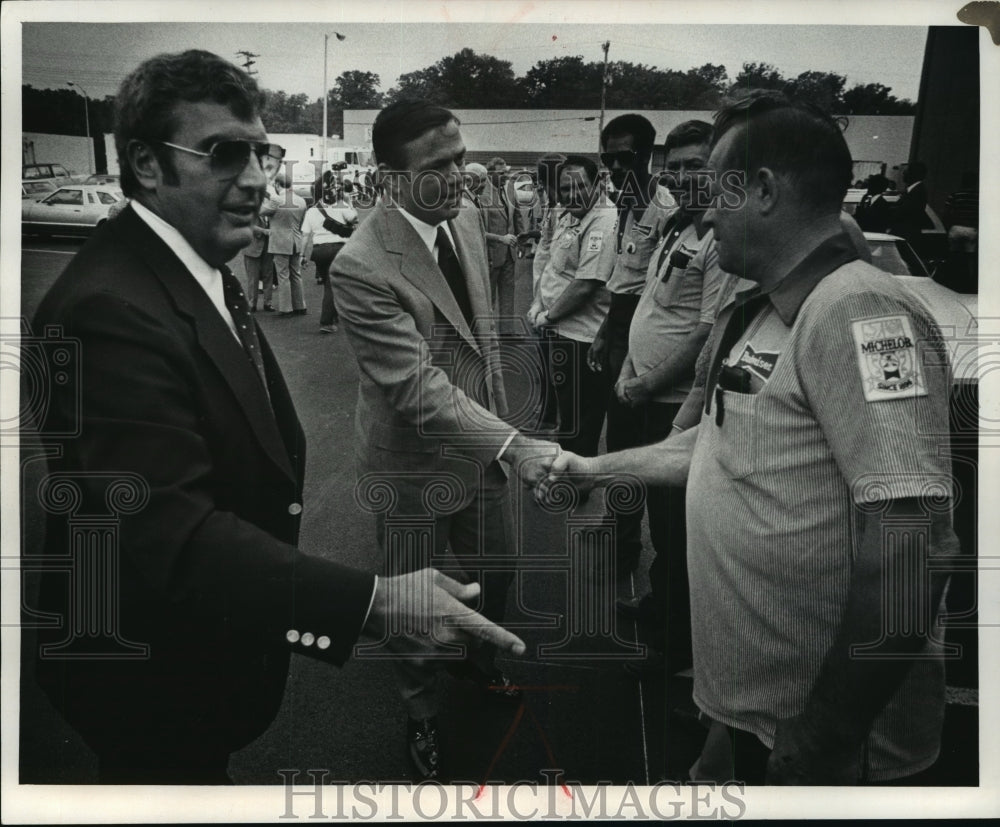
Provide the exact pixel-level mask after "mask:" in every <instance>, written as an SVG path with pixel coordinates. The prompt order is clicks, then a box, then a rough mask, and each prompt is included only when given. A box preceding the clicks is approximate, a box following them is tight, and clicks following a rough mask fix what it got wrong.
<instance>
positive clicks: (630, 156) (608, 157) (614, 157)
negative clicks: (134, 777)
mask: <svg viewBox="0 0 1000 827" xmlns="http://www.w3.org/2000/svg"><path fill="white" fill-rule="evenodd" d="M638 157H639V155H638V153H637V152H636V151H635V150H632V149H621V150H619V151H618V152H602V153H601V163H602V164H604V166H606V167H607V168H608V169H611V167H613V166H614V165H615V161H617V162H618V164H619V165H620V166H622V167H626V168H631V167H633V166H635V161H636V158H638Z"/></svg>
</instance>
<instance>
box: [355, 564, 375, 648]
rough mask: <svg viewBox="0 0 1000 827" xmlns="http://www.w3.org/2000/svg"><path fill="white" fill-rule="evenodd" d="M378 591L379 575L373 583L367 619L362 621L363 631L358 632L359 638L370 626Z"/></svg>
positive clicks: (366, 613) (366, 614)
mask: <svg viewBox="0 0 1000 827" xmlns="http://www.w3.org/2000/svg"><path fill="white" fill-rule="evenodd" d="M377 589H378V575H377V574H376V575H375V582H374V583H372V595H371V597H369V598H368V611H366V612H365V619H364V620H362V621H361V629H360V630H359V631H358V637H361V635H362V634H363V633H364V631H365V626H367V625H368V616H369V615H370V614H371V613H372V606H374V605H375V591H376V590H377Z"/></svg>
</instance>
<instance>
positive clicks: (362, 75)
mask: <svg viewBox="0 0 1000 827" xmlns="http://www.w3.org/2000/svg"><path fill="white" fill-rule="evenodd" d="M381 84H382V79H381V78H380V77H379V76H378V75H377V74H375V72H362V71H360V70H358V69H348V70H347V71H346V72H342V73H341V74H340V76H339V77H338V78H337V80H336V81H334V84H333V88H332V89H331V90H330V91H329V92H328V93H327V94H328V97H327V110H328V117H329V119H330V121H329V129H328V130H327V134H329V135H340V136H343V134H344V110H345V109H381V108H382V105H383V104H384V103H385V95H383V94H382V93H381V92H380V91H379V89H378V88H379V86H380V85H381ZM318 103H319V105H320V112H319V121H320V125H321V126H322V119H323V113H322V101H318Z"/></svg>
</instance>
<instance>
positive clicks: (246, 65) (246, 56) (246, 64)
mask: <svg viewBox="0 0 1000 827" xmlns="http://www.w3.org/2000/svg"><path fill="white" fill-rule="evenodd" d="M236 54H237V55H238V56H239V55H242V57H243V71H245V72H246V73H247V74H248V75H256V74H257V72H256V71H254V70H252V69H251V68H250V67H251V66H253V65H254V64H255V63H256V62H257V61H256V60H251V58H255V57H260V55H255V54H254V53H253V52H249V51H247V50H246V49H240V51H238V52H237V53H236Z"/></svg>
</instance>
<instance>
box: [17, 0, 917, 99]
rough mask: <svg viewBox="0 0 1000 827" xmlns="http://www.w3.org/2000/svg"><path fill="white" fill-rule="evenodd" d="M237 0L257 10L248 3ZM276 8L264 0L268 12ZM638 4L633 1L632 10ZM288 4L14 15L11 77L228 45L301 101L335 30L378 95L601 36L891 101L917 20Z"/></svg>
mask: <svg viewBox="0 0 1000 827" xmlns="http://www.w3.org/2000/svg"><path fill="white" fill-rule="evenodd" d="M91 5H92V6H99V5H100V4H91ZM216 5H217V4H212V7H213V8H214V7H215V6H216ZM244 5H247V6H248V7H249V8H250V9H254V10H256V9H258V8H261V7H260V6H255V5H254V4H253V0H247V3H245V4H244ZM277 5H278V4H270V8H272V9H273V8H275V7H276V6H277ZM334 5H336V4H334ZM340 5H341V6H344V5H348V4H344V3H341V4H340ZM350 5H351V6H352V8H353V7H357V6H359V5H360V4H357V3H355V4H350ZM578 5H582V4H574V3H564V4H562V6H560V7H557V8H563V9H572V8H574V7H575V6H578ZM609 5H610V4H609ZM625 5H626V7H627V8H628V4H625ZM641 5H642V4H640V3H635V4H634V5H633V6H632V8H635V7H638V6H641ZM671 5H673V6H674V7H677V5H676V4H670V3H666V4H664V3H661V4H660V8H663V7H664V6H667V7H670V6H671ZM748 5H749V4H748ZM417 7H418V8H419V6H417ZM125 8H131V6H128V7H125ZM163 8H177V7H172V6H164V7H163ZM288 8H289V10H291V11H294V15H293V16H294V18H295V19H296V20H297V21H301V22H294V23H292V22H285V21H284V20H277V19H275V20H270V21H261V22H252V23H247V22H240V23H220V22H207V21H204V22H198V23H191V22H159V21H157V22H144V23H114V22H103V23H66V22H44V23H43V22H37V23H25V24H24V27H23V29H22V44H23V51H22V66H21V68H22V73H23V74H22V82H23V83H28V84H31V85H32V86H35V87H39V88H56V87H60V86H64V85H65V83H66V82H67V81H70V80H72V81H74V83H76V84H78V85H79V86H81V87H82V88H83V89H84V90H86V92H87V94H88V95H90V97H92V98H101V97H103V96H105V95H111V94H114V93H115V91H116V89H117V86H118V84H119V82H120V81H121V80H122V78H123V77H124V76H125V75H126V74H127V73H128V72H129V71H130V70H131V69H132V68H134V67H135V66H136V65H137V64H139V63H140V62H141V61H142V60H144V59H145V58H148V57H150V56H152V55H154V54H157V53H159V52H163V51H177V50H180V49H184V48H203V49H208V50H210V51H213V52H216V53H217V54H220V55H223V56H224V57H228V58H229V59H231V60H234V61H236V62H238V61H240V60H241V58H238V57H237V54H236V53H237V51H239V50H247V51H250V52H253V53H255V54H257V55H258V57H256V58H255V60H256V65H255V66H254V67H253V68H254V69H255V70H257V71H258V72H259V74H258V75H257V80H258V82H259V83H260V84H261V85H262V86H263V87H265V88H267V89H274V90H284V91H285V92H288V93H289V94H294V93H300V92H304V93H306V94H307V95H308V96H309V98H310V100H312V99H317V98H320V97H321V95H322V88H323V47H324V37H323V35H324V33H332V32H339V33H341V34H344V35H346V39H345V40H343V41H340V40H338V39H337V38H336V37H334V36H332V35H331V36H330V38H329V56H328V70H327V71H328V82H329V85H330V86H332V85H333V83H334V80H335V78H336V77H337V75H339V74H340V73H341V72H342V71H345V70H347V69H359V70H363V71H371V72H375V73H376V74H378V75H379V77H380V78H381V89H382V91H388V89H389V88H390V87H391V86H393V85H394V84H395V83H396V82H397V79H398V77H399V75H400V74H403V73H406V72H412V71H414V70H416V69H421V68H423V67H425V66H428V65H430V64H432V63H434V62H435V61H437V60H439V59H441V58H442V57H446V56H448V55H452V54H454V53H455V52H457V51H458V50H459V49H462V48H465V47H469V48H471V49H473V50H474V51H476V52H480V53H486V54H490V55H493V56H494V57H497V58H500V59H502V60H507V61H510V62H511V64H512V65H513V69H514V71H515V73H516V74H518V75H523V74H524V73H525V72H526V71H527V70H528V69H530V68H531V67H532V66H533V65H534V64H535V63H536V62H537V61H539V60H546V59H549V58H554V57H562V56H568V55H582V56H583V58H584V60H587V61H591V60H593V61H599V60H601V59H602V53H601V43H602V42H603V41H604V40H609V41H610V43H611V47H610V51H609V59H610V60H612V61H614V60H625V61H630V62H633V63H642V64H645V65H647V66H656V67H658V68H660V69H677V70H681V71H685V70H687V69H690V68H692V67H694V66H701V65H703V64H705V63H714V64H723V65H724V66H725V67H726V68H727V70H728V72H729V76H730V79H733V78H734V77H735V76H736V74H737V73H738V72H739V71H740V68H741V66H742V64H743V63H744V62H746V61H756V62H766V63H771V64H773V65H774V66H776V67H777V68H778V69H779V71H781V72H782V74H784V75H786V76H795V75H797V74H799V73H800V72H803V71H807V70H817V71H831V72H836V73H838V74H841V75H845V76H846V77H847V84H846V86H847V88H850V87H851V86H853V85H854V84H855V83H873V82H877V83H882V84H884V85H886V86H889V87H891V88H892V90H893V93H894V94H895V95H897V97H900V98H910V99H911V100H913V99H916V97H917V91H918V87H919V82H920V69H921V64H922V60H923V52H924V45H925V41H926V37H927V27H926V25H897V26H883V25H867V26H840V25H833V26H831V25H823V26H817V25H792V24H789V25H768V24H757V25H726V24H713V25H690V24H680V23H666V22H653V23H645V24H642V25H634V24H621V23H613V22H605V23H600V24H585V23H577V22H569V21H570V20H572V21H575V20H576V19H579V18H581V17H584V16H583V15H563V16H562V17H563V18H568V20H567V19H557V18H555V17H553V18H552V19H548V20H540V21H538V22H533V23H518V22H501V21H483V22H477V23H463V22H451V23H430V22H417V21H413V20H407V21H405V22H396V23H389V22H381V23H369V22H362V21H350V20H347V21H345V20H338V21H336V22H329V23H310V22H306V21H308V20H309V19H310V16H313V15H316V9H317V8H318V7H317V5H316V4H312V3H309V4H303V5H296V4H294V3H293V4H289V6H288ZM484 8H485V6H484ZM175 16H176V15H175ZM317 16H318V15H317ZM427 16H429V15H425V19H426V17H427ZM623 17H625V18H627V15H623ZM901 17H904V19H901V20H900V22H905V16H901ZM118 19H121V18H120V17H119V18H118ZM584 19H585V18H584ZM667 19H669V18H667ZM764 19H768V18H766V17H765V18H764Z"/></svg>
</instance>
